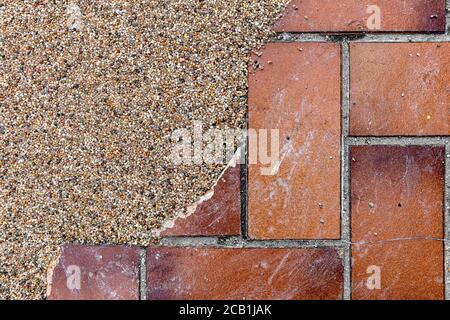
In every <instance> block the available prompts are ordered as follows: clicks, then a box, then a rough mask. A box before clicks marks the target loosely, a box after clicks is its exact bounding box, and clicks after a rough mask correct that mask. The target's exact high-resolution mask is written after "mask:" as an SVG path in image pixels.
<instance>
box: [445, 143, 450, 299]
mask: <svg viewBox="0 0 450 320" xmlns="http://www.w3.org/2000/svg"><path fill="white" fill-rule="evenodd" d="M444 157H445V158H444V163H445V173H444V174H445V177H444V179H445V180H444V222H445V224H444V226H445V230H444V233H445V239H446V240H447V241H445V244H444V246H445V248H444V271H445V272H444V277H445V300H450V268H449V266H450V243H449V240H450V139H447V141H446V144H445V156H444Z"/></svg>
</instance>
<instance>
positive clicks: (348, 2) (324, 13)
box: [274, 0, 445, 32]
mask: <svg viewBox="0 0 450 320" xmlns="http://www.w3.org/2000/svg"><path fill="white" fill-rule="evenodd" d="M374 5H376V6H377V7H374ZM378 13H379V16H378V17H379V20H378V21H379V24H377V20H374V17H375V16H374V14H378ZM274 29H275V31H278V32H284V31H286V32H288V31H289V32H340V31H352V32H386V31H391V32H396V31H397V32H400V31H422V32H443V31H444V30H445V1H444V0H377V1H361V0H340V1H336V0H320V1H317V0H293V1H291V2H290V4H289V5H288V6H287V9H286V11H285V12H284V13H283V16H282V17H281V18H280V19H279V20H278V21H277V22H276V23H275V25H274Z"/></svg>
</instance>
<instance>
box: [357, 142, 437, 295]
mask: <svg viewBox="0 0 450 320" xmlns="http://www.w3.org/2000/svg"><path fill="white" fill-rule="evenodd" d="M351 157H352V165H351V188H352V194H351V199H352V203H351V209H352V211H351V213H352V241H353V242H354V243H357V244H356V245H354V246H353V250H352V252H353V253H352V257H353V259H352V261H353V268H352V273H353V275H352V278H353V281H352V287H353V298H354V299H442V298H443V292H444V282H443V278H444V274H443V270H444V264H443V263H444V262H443V260H444V252H443V250H444V244H443V242H442V241H439V240H438V239H442V238H443V214H442V212H443V201H444V199H443V194H444V182H443V180H444V165H443V161H444V148H440V147H428V146H412V147H411V146H410V147H400V146H361V147H353V148H352V150H351ZM373 267H375V268H379V271H380V272H381V278H380V279H381V283H380V284H381V285H380V286H379V287H371V288H370V286H367V283H368V282H367V281H368V280H370V279H371V280H373V278H371V276H372V275H373V273H372V272H374V270H373V269H370V268H373ZM371 283H372V284H373V282H371Z"/></svg>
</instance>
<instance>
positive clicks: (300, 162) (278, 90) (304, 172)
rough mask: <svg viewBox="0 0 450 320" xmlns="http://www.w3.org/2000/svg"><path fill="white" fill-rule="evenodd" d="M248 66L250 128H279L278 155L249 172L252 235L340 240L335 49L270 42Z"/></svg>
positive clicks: (333, 46) (334, 46)
mask: <svg viewBox="0 0 450 320" xmlns="http://www.w3.org/2000/svg"><path fill="white" fill-rule="evenodd" d="M252 59H253V63H252V66H251V67H250V75H249V128H250V129H255V130H260V129H267V130H271V129H278V130H279V142H280V145H279V149H280V154H279V159H278V161H276V162H275V163H273V164H269V165H265V164H262V162H261V161H260V160H261V159H259V160H258V164H250V165H249V186H248V188H249V191H248V197H249V208H248V210H249V212H248V215H249V235H250V237H251V238H255V239H338V238H340V190H339V188H340V80H339V76H340V48H339V45H337V44H333V43H276V44H274V43H271V44H268V45H267V46H266V47H265V48H264V49H263V50H262V53H257V54H255V55H253V57H252ZM254 66H257V67H258V69H256V70H255V69H254ZM259 147H260V146H259ZM259 151H260V150H259ZM267 168H269V169H272V170H269V171H272V173H273V175H265V174H267V173H263V172H262V171H261V169H267Z"/></svg>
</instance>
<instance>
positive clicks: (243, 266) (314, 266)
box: [147, 248, 343, 300]
mask: <svg viewBox="0 0 450 320" xmlns="http://www.w3.org/2000/svg"><path fill="white" fill-rule="evenodd" d="M147 259H148V260H147V265H148V269H147V277H148V284H147V287H148V298H149V299H150V300H159V299H169V300H170V299H182V300H203V299H210V300H233V299H235V300H241V299H247V300H253V299H277V300H278V299H298V300H301V299H340V298H341V296H342V272H343V267H342V262H341V259H340V257H339V255H338V253H337V251H336V250H335V249H248V248H247V249H223V248H220V249H219V248H149V249H148V253H147Z"/></svg>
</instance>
